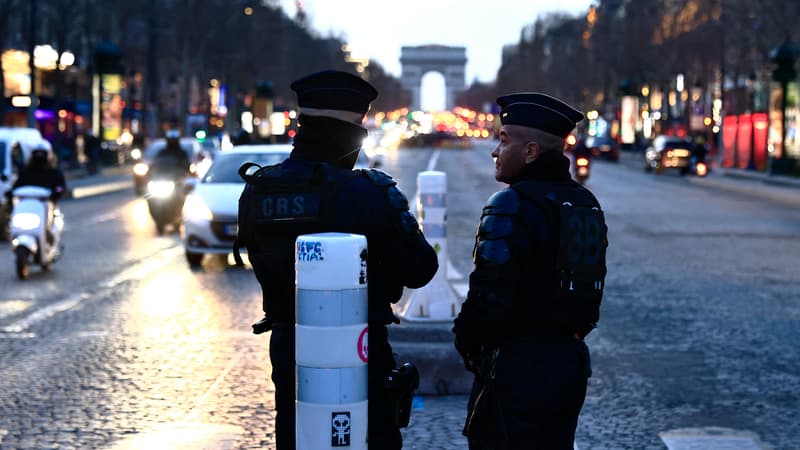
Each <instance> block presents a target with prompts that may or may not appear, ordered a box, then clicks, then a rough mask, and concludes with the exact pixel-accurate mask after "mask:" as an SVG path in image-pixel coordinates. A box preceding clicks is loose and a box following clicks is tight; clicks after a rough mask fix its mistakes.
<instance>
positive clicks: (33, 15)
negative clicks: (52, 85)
mask: <svg viewBox="0 0 800 450" xmlns="http://www.w3.org/2000/svg"><path fill="white" fill-rule="evenodd" d="M38 6H39V0H30V11H29V12H30V17H29V19H28V67H29V68H30V71H31V92H30V98H31V104H30V105H29V106H28V127H30V128H36V107H37V106H38V103H39V101H38V100H37V99H36V65H35V64H34V61H33V51H34V50H35V49H36V29H37V25H36V19H37V16H38V14H39V13H38Z"/></svg>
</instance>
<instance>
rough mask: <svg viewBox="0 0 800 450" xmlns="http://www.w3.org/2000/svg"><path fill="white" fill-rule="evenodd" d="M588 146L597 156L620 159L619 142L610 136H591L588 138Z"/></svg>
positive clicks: (593, 154) (614, 159)
mask: <svg viewBox="0 0 800 450" xmlns="http://www.w3.org/2000/svg"><path fill="white" fill-rule="evenodd" d="M586 147H587V148H588V149H589V150H590V151H591V152H592V156H594V157H596V158H603V159H607V160H609V161H619V142H617V140H616V139H613V138H611V137H609V136H589V137H587V138H586Z"/></svg>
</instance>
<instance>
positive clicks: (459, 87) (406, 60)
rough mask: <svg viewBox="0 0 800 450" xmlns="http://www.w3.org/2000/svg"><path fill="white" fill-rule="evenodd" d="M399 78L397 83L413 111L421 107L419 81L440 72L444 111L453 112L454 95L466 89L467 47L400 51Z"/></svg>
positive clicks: (419, 48) (434, 46) (436, 46)
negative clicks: (407, 97) (443, 94)
mask: <svg viewBox="0 0 800 450" xmlns="http://www.w3.org/2000/svg"><path fill="white" fill-rule="evenodd" d="M400 64H401V67H402V75H401V76H400V81H401V82H402V83H403V87H404V88H405V89H407V90H408V92H409V93H410V94H411V104H410V105H409V109H411V110H412V111H414V110H418V109H420V106H421V104H422V102H421V99H420V91H421V89H422V77H423V75H425V74H426V73H428V72H439V73H441V74H442V75H443V76H444V84H445V108H447V109H453V107H454V106H455V99H456V95H458V93H459V92H461V91H463V90H464V89H466V87H467V82H466V75H465V67H466V65H467V48H466V47H447V46H444V45H422V46H419V47H402V49H401V53H400Z"/></svg>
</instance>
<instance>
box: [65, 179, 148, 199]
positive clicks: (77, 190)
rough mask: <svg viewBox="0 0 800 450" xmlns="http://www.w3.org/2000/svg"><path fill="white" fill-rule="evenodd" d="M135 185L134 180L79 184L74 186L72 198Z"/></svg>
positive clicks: (104, 192) (119, 189)
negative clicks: (90, 184)
mask: <svg viewBox="0 0 800 450" xmlns="http://www.w3.org/2000/svg"><path fill="white" fill-rule="evenodd" d="M132 187H133V180H125V181H113V182H111V183H104V184H97V185H94V186H78V187H74V188H72V192H71V195H70V198H75V199H77V198H83V197H90V196H92V195H100V194H107V193H109V192H115V191H121V190H123V189H129V188H132Z"/></svg>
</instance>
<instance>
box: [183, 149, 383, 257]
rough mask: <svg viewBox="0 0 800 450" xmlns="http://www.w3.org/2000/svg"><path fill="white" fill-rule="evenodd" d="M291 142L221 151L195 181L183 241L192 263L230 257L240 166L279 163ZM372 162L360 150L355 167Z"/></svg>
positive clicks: (241, 183)
mask: <svg viewBox="0 0 800 450" xmlns="http://www.w3.org/2000/svg"><path fill="white" fill-rule="evenodd" d="M291 151H292V145H290V144H263V145H238V146H235V147H233V148H232V149H231V150H226V151H224V152H222V153H220V154H219V155H218V156H217V157H216V158H215V159H214V161H213V163H212V164H211V166H210V167H209V168H208V171H207V172H206V173H205V175H203V176H202V177H200V178H198V179H197V180H192V181H189V182H190V183H192V184H193V187H192V188H191V192H190V193H189V195H187V197H186V201H185V203H184V205H183V228H182V229H181V240H182V241H183V246H184V249H185V253H186V261H187V262H188V263H189V265H190V266H193V267H196V266H199V265H200V264H202V261H203V257H204V255H206V254H216V255H223V256H227V255H228V254H229V253H231V251H232V248H233V241H234V240H235V239H236V233H237V232H238V216H239V196H240V195H241V193H242V189H244V180H242V178H241V177H240V176H239V167H241V166H242V164H244V163H246V162H254V163H256V164H258V165H259V166H262V167H263V166H271V165H274V164H278V163H280V162H281V161H283V160H285V159H286V158H288V157H289V154H290V153H291ZM371 165H372V164H371V163H370V159H369V157H368V156H367V155H366V154H365V153H364V152H363V151H359V155H358V160H357V162H356V166H355V168H356V169H366V168H369V167H370V166H371Z"/></svg>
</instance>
